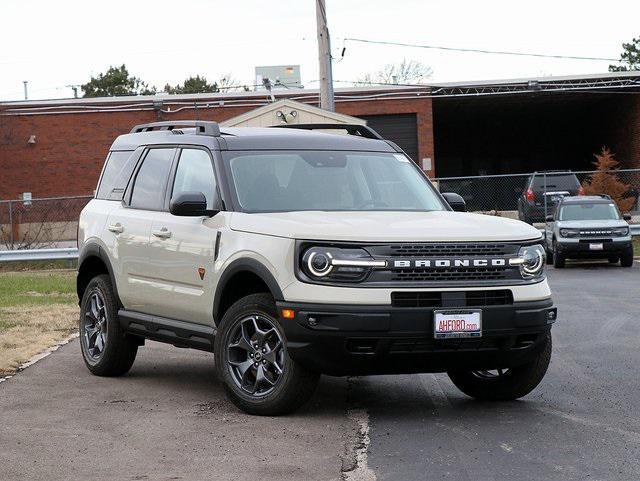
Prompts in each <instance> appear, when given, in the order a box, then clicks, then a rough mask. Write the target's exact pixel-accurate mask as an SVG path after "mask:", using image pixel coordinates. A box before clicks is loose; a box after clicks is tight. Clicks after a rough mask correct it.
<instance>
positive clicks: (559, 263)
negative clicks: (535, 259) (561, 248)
mask: <svg viewBox="0 0 640 481" xmlns="http://www.w3.org/2000/svg"><path fill="white" fill-rule="evenodd" d="M564 262H565V257H564V254H560V253H559V252H558V251H557V249H556V243H555V241H554V243H553V267H555V268H556V269H562V268H563V267H564Z"/></svg>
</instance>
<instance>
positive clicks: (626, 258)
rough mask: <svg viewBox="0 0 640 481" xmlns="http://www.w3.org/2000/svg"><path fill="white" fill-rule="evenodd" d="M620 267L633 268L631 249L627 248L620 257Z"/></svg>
mask: <svg viewBox="0 0 640 481" xmlns="http://www.w3.org/2000/svg"><path fill="white" fill-rule="evenodd" d="M620 265H621V266H622V267H631V266H633V247H631V248H629V249H628V250H627V251H626V252H625V253H624V254H622V255H621V256H620Z"/></svg>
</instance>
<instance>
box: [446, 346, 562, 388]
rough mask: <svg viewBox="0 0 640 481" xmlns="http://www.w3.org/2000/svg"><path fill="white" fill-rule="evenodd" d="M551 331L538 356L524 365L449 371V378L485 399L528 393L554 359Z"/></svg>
mask: <svg viewBox="0 0 640 481" xmlns="http://www.w3.org/2000/svg"><path fill="white" fill-rule="evenodd" d="M551 344H552V343H551V333H549V334H547V339H546V340H545V346H544V349H543V350H542V352H540V354H538V355H537V356H536V358H535V359H534V360H533V361H531V362H529V363H527V364H523V365H521V366H517V367H512V368H505V369H501V368H498V369H493V370H483V371H450V372H448V375H449V378H450V379H451V381H452V382H453V384H455V385H456V387H457V388H458V389H460V390H461V391H462V392H463V393H465V394H466V395H467V396H470V397H473V398H476V399H480V400H484V401H511V400H514V399H518V398H521V397H523V396H526V395H527V394H529V393H530V392H531V391H533V390H534V389H535V388H536V387H537V386H538V384H540V381H542V379H543V378H544V375H545V373H546V372H547V368H548V367H549V362H550V361H551Z"/></svg>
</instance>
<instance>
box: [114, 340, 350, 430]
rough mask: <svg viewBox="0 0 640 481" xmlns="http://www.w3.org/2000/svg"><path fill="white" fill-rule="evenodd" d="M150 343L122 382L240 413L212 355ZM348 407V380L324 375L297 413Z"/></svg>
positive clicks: (327, 413)
mask: <svg viewBox="0 0 640 481" xmlns="http://www.w3.org/2000/svg"><path fill="white" fill-rule="evenodd" d="M147 344H148V345H147V346H145V347H143V348H141V349H140V351H139V354H138V358H137V359H136V362H135V363H134V365H133V367H132V369H131V371H130V372H129V373H128V374H127V375H126V376H124V377H122V378H120V379H119V382H120V383H121V384H124V385H125V386H130V388H131V389H135V390H143V391H145V392H146V393H147V394H149V395H157V396H159V397H167V396H168V395H169V396H170V395H171V393H180V394H181V395H182V396H185V397H188V398H190V399H201V400H202V399H205V400H207V402H210V403H214V404H216V406H217V407H219V408H220V407H222V406H224V409H228V410H230V411H234V412H236V413H241V411H240V410H238V409H237V408H236V407H235V406H234V405H233V404H232V403H231V402H230V401H228V399H227V397H226V395H225V393H224V386H223V384H222V381H221V380H220V379H219V377H218V374H217V371H216V366H215V363H214V358H213V354H211V353H205V352H198V351H193V350H189V349H178V348H174V347H172V346H165V345H161V344H157V343H152V342H148V343H147ZM146 350H148V352H146ZM346 406H347V379H346V378H334V377H328V376H321V377H320V382H319V383H318V388H317V389H316V392H315V393H314V395H313V397H312V398H311V400H310V401H309V402H308V403H306V404H305V405H304V406H303V407H302V408H301V409H299V410H298V411H296V413H295V414H294V415H295V416H305V417H325V416H335V415H344V413H345V412H346ZM205 409H206V406H205Z"/></svg>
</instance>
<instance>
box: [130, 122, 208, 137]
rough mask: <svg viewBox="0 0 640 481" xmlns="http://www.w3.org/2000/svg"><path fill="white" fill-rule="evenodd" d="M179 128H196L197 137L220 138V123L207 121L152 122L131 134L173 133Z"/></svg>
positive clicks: (133, 130)
mask: <svg viewBox="0 0 640 481" xmlns="http://www.w3.org/2000/svg"><path fill="white" fill-rule="evenodd" d="M177 127H195V128H196V134H197V135H209V136H211V137H220V126H219V125H218V122H211V121H205V120H171V121H166V122H151V123H149V124H140V125H136V126H135V127H134V128H132V129H131V132H130V133H132V134H139V133H140V132H151V131H153V130H169V131H172V130H173V129H175V128H177Z"/></svg>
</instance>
